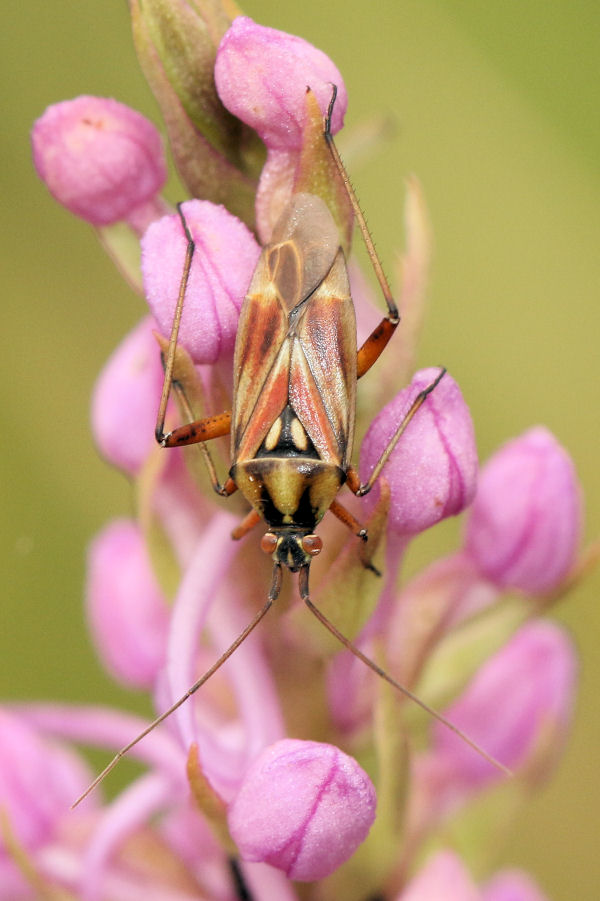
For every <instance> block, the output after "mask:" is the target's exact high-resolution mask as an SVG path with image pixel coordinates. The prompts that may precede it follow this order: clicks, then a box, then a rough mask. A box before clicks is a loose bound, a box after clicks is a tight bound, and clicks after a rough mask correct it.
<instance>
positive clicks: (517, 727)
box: [434, 620, 577, 792]
mask: <svg viewBox="0 0 600 901" xmlns="http://www.w3.org/2000/svg"><path fill="white" fill-rule="evenodd" d="M576 674H577V662H576V657H575V652H574V650H573V646H572V644H571V641H570V640H569V638H568V637H567V635H566V633H565V632H564V631H563V630H562V629H560V628H559V627H558V626H556V625H554V624H553V623H551V622H547V621H544V620H538V621H536V622H532V623H530V624H529V625H526V626H523V627H522V628H521V629H520V630H519V631H518V632H517V633H516V635H514V636H513V638H512V639H511V640H510V641H509V642H508V644H506V645H505V646H504V647H503V648H502V649H501V650H500V651H498V652H497V653H496V654H495V655H494V656H493V657H491V658H490V659H489V660H488V661H487V662H486V663H485V664H484V665H483V666H482V667H481V669H480V670H479V671H478V673H477V674H476V676H475V677H474V679H473V680H472V681H471V683H470V685H469V686H468V687H467V689H466V690H465V691H464V693H463V694H462V696H461V697H460V698H459V699H458V701H456V702H455V703H454V704H452V706H451V707H450V708H449V709H448V710H446V711H444V714H445V716H446V717H447V718H448V719H449V720H450V722H452V723H454V724H455V725H456V726H458V727H459V728H460V729H462V730H463V731H464V732H465V733H466V734H467V735H468V736H469V737H470V738H472V739H473V740H474V741H476V742H477V743H478V744H479V745H480V747H482V748H483V749H484V750H485V751H486V752H487V753H488V754H491V755H492V756H493V757H495V758H496V759H497V760H499V761H500V762H501V763H503V764H504V765H505V766H508V767H509V768H510V769H511V770H519V769H520V768H523V767H524V766H526V765H527V763H529V762H530V761H531V759H533V760H534V761H535V764H536V766H537V767H538V769H540V772H541V771H542V769H543V770H544V771H545V770H546V769H547V766H548V764H549V763H552V762H554V760H555V758H556V755H557V753H558V752H559V751H560V749H561V747H562V744H563V742H564V740H565V738H566V732H567V727H568V724H569V721H570V718H571V712H572V708H573V699H574V693H575V687H576V678H577V676H576ZM434 753H435V754H436V756H438V759H440V760H443V761H444V763H445V765H446V767H447V773H448V782H449V783H452V785H453V786H454V789H453V790H454V791H455V792H456V791H457V790H458V792H460V791H463V790H464V789H469V788H470V789H476V788H479V787H480V786H482V785H486V784H488V783H489V782H491V781H494V780H497V779H498V778H501V774H500V773H498V771H497V770H495V769H494V768H493V767H492V765H491V764H489V763H487V761H486V760H484V759H483V758H482V757H480V756H479V755H478V754H476V753H474V752H473V750H472V749H471V748H470V747H469V746H468V745H466V744H465V743H464V742H463V741H462V740H461V739H460V738H459V737H458V736H457V735H455V734H454V733H452V732H450V731H449V730H448V729H446V728H444V727H443V726H441V725H440V724H437V723H436V724H435V726H434Z"/></svg>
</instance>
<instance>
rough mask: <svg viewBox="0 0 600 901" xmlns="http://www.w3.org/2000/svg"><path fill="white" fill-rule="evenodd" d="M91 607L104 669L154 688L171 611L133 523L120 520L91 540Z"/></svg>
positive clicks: (143, 685) (117, 676) (93, 633)
mask: <svg viewBox="0 0 600 901" xmlns="http://www.w3.org/2000/svg"><path fill="white" fill-rule="evenodd" d="M87 608H88V617H89V621H90V626H91V632H92V637H93V639H94V643H95V645H96V648H97V650H98V653H99V655H100V657H101V658H102V661H103V663H104V665H105V666H106V668H107V669H108V670H110V671H111V672H112V673H113V674H114V675H115V677H116V678H117V679H119V680H120V681H121V682H124V683H125V684H127V685H134V686H136V687H139V688H149V687H151V686H152V685H153V683H154V680H155V678H156V675H157V673H158V670H159V669H160V667H161V666H162V665H163V663H164V657H165V643H166V638H167V631H168V623H169V615H168V609H167V606H166V604H165V601H164V598H163V596H162V594H161V592H160V589H159V587H158V585H157V583H156V579H155V577H154V574H153V572H152V570H151V567H150V561H149V559H148V554H147V552H146V548H145V545H144V541H143V538H142V535H141V533H140V531H139V529H138V527H137V526H136V525H135V524H134V523H133V522H129V521H128V520H117V521H116V522H113V523H111V524H110V525H109V526H107V527H106V528H105V529H104V531H103V532H101V533H100V534H99V535H98V536H97V537H96V538H95V540H94V541H93V543H92V545H91V547H90V551H89V559H88V576H87Z"/></svg>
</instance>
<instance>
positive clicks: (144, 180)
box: [31, 96, 167, 225]
mask: <svg viewBox="0 0 600 901" xmlns="http://www.w3.org/2000/svg"><path fill="white" fill-rule="evenodd" d="M31 140H32V144H33V160H34V164H35V168H36V169H37V172H38V175H39V176H40V178H41V179H42V180H43V181H44V182H45V183H46V185H47V187H48V189H49V191H50V193H51V194H52V196H53V197H55V198H56V200H58V202H59V203H62V205H63V206H65V207H67V209H68V210H70V211H71V212H72V213H74V214H75V215H76V216H80V217H81V218H82V219H86V220H87V221H88V222H91V223H92V225H109V224H110V223H112V222H118V221H119V220H121V219H127V218H128V217H129V216H130V215H131V214H132V213H134V212H135V210H136V209H137V208H138V207H140V206H142V205H143V204H145V203H148V202H149V201H151V200H152V199H153V198H154V197H155V196H156V195H157V194H158V192H159V191H160V190H161V188H162V186H163V185H164V183H165V181H166V178H167V170H166V164H165V158H164V152H163V147H162V141H161V138H160V135H159V133H158V131H157V130H156V128H155V127H154V125H152V123H151V122H149V121H148V119H146V118H145V117H144V116H142V115H141V114H140V113H138V112H136V111H135V110H132V109H130V108H129V107H128V106H125V105H124V104H122V103H118V102H117V101H116V100H110V99H105V98H103V97H88V96H83V97H76V98H75V99H74V100H64V101H63V102H62V103H55V104H53V105H52V106H49V107H48V109H47V110H46V112H45V113H44V114H43V116H41V118H39V119H38V120H37V122H36V123H35V125H34V126H33V130H32V134H31Z"/></svg>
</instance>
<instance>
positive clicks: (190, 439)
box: [154, 204, 236, 497]
mask: <svg viewBox="0 0 600 901" xmlns="http://www.w3.org/2000/svg"><path fill="white" fill-rule="evenodd" d="M177 212H178V213H179V218H180V219H181V224H182V226H183V230H184V233H185V237H186V239H187V248H186V251H185V261H184V264H183V272H182V274H181V282H180V284H179V294H178V297H177V305H176V307H175V315H174V316H173V325H172V326H171V335H170V337H169V346H168V349H167V353H166V355H165V357H164V368H165V377H164V381H163V388H162V394H161V398H160V404H159V407H158V414H157V417H156V427H155V430H154V435H155V437H156V440H157V441H158V443H159V444H160V445H161V447H182V446H184V445H187V444H199V445H200V451H201V453H202V456H203V458H204V462H205V464H206V468H207V470H208V474H209V476H210V480H211V482H212V486H213V488H214V490H215V491H216V492H217V494H220V495H222V496H225V497H227V496H229V495H230V494H233V492H234V491H235V490H236V486H235V484H234V482H233V481H232V480H231V479H227V481H226V482H225V483H224V484H221V482H220V481H219V479H218V477H217V471H216V468H215V464H214V462H213V459H212V457H211V455H210V451H209V450H208V448H207V446H206V444H205V443H204V442H205V441H208V440H210V439H211V438H219V437H221V436H222V435H228V434H229V431H230V429H231V412H226V413H221V414H219V415H218V416H209V417H207V418H206V419H194V415H193V413H192V409H191V407H190V404H189V402H188V400H187V397H186V394H185V391H184V389H183V386H182V385H181V384H179V382H178V381H177V380H176V379H175V378H174V370H175V360H176V356H177V338H178V336H179V326H180V325H181V316H182V313H183V303H184V300H185V292H186V289H187V284H188V281H189V277H190V269H191V266H192V259H193V256H194V251H195V249H196V245H195V243H194V239H193V238H192V234H191V232H190V230H189V227H188V224H187V222H186V221H185V216H184V214H183V210H182V209H181V204H177ZM171 390H173V391H175V393H176V394H177V397H178V399H179V402H180V404H181V406H182V407H183V410H184V411H185V414H186V416H187V417H188V419H189V420H190V421H189V422H188V423H186V424H185V425H182V426H179V428H177V429H174V430H173V431H172V432H165V430H164V427H165V416H166V411H167V403H168V401H169V397H170V394H171Z"/></svg>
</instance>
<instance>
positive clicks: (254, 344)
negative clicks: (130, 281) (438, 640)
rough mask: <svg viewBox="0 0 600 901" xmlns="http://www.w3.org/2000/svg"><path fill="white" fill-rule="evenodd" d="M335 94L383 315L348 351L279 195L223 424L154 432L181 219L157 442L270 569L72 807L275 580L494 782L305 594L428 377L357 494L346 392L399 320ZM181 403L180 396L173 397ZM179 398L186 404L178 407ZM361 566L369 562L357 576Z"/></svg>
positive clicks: (313, 255) (333, 293)
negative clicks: (225, 448) (189, 461)
mask: <svg viewBox="0 0 600 901" xmlns="http://www.w3.org/2000/svg"><path fill="white" fill-rule="evenodd" d="M335 97H336V89H335V87H334V88H333V92H332V97H331V101H330V104H329V108H328V112H327V116H326V118H325V123H324V139H325V141H326V142H327V146H328V148H329V151H330V153H331V157H332V159H333V162H334V164H335V168H336V169H337V172H338V173H339V176H340V178H341V180H342V182H343V185H344V187H345V191H346V192H347V195H348V198H349V201H350V203H351V205H352V207H353V209H354V213H355V215H356V219H357V221H358V225H359V228H360V231H361V233H362V236H363V239H364V241H365V244H366V247H367V251H368V253H369V257H370V259H371V262H372V264H373V268H374V270H375V274H376V276H377V279H378V282H379V284H380V286H381V290H382V293H383V296H384V300H385V303H386V306H387V313H386V315H385V316H384V317H383V318H382V320H381V322H380V323H379V325H378V326H377V327H376V328H375V329H374V330H373V332H372V333H371V334H370V335H369V337H368V338H367V339H366V341H365V342H364V343H363V344H362V346H361V347H359V348H357V341H356V323H355V315H354V306H353V304H352V298H351V295H350V286H349V281H348V273H347V269H346V262H345V258H344V253H343V251H342V249H341V247H340V241H339V232H338V228H337V225H336V224H335V222H334V219H333V216H332V214H331V213H330V211H329V209H328V207H327V205H326V204H325V203H324V201H323V200H321V199H320V198H319V197H317V196H315V195H313V194H306V193H299V194H296V195H294V196H293V197H292V199H291V201H290V202H289V204H288V206H287V207H286V209H285V210H284V212H283V214H282V215H281V217H280V219H279V221H278V223H277V224H276V226H275V228H274V230H273V234H272V236H271V240H270V242H269V243H268V244H267V245H266V246H265V247H264V248H263V250H262V254H261V256H260V259H259V262H258V265H257V267H256V270H255V272H254V276H253V278H252V282H251V284H250V287H249V289H248V293H247V295H246V298H245V300H244V303H243V305H242V308H241V312H240V320H239V326H238V333H237V338H236V345H235V355H234V402H233V409H232V411H231V412H226V413H222V414H220V415H217V416H212V417H209V418H206V419H200V420H195V421H192V422H188V423H187V424H185V425H182V426H180V427H178V428H176V429H174V430H173V431H171V432H167V433H165V431H164V422H165V415H166V407H167V402H168V399H169V396H170V394H171V390H172V388H173V385H174V368H175V354H176V350H177V338H178V331H179V324H180V321H181V315H182V311H183V304H184V298H185V291H186V286H187V281H188V277H189V272H190V267H191V263H192V258H193V254H194V242H193V239H192V236H191V233H190V231H189V229H188V226H187V223H186V221H185V217H184V215H183V212H182V211H181V208H179V215H180V218H181V222H182V226H183V229H184V231H185V234H186V237H187V240H188V246H187V253H186V259H185V264H184V270H183V274H182V279H181V285H180V290H179V297H178V302H177V307H176V311H175V316H174V321H173V327H172V331H171V337H170V340H169V347H168V351H167V354H166V358H165V378H164V385H163V392H162V397H161V401H160V406H159V411H158V417H157V424H156V439H157V441H158V442H159V444H160V445H161V446H162V447H181V446H183V445H189V444H200V445H201V447H202V449H203V451H204V456H205V460H206V463H207V466H208V470H209V474H210V477H211V481H212V484H213V487H214V489H215V491H216V492H217V493H218V494H220V495H222V496H225V497H227V496H230V495H231V494H233V493H234V492H235V491H236V490H239V491H240V492H241V493H242V494H243V495H244V497H245V498H246V500H247V501H248V503H249V504H250V506H251V510H250V512H249V513H248V515H247V516H246V517H245V518H244V520H243V521H242V522H241V523H240V525H239V526H238V527H237V528H236V529H235V531H234V533H233V537H234V538H236V539H239V538H242V537H243V536H245V535H246V534H247V533H248V532H249V531H250V530H251V529H252V528H253V527H254V526H256V525H257V524H258V522H259V521H260V520H261V519H263V520H264V521H265V523H266V524H267V527H268V528H267V532H266V533H265V534H264V535H263V537H262V539H261V548H262V550H263V551H264V552H265V553H267V554H269V555H270V556H271V557H272V559H273V575H272V580H271V587H270V590H269V593H268V597H267V600H266V602H265V604H264V606H263V607H262V608H261V609H260V610H259V612H258V613H257V614H256V615H255V617H254V618H253V619H252V621H251V622H250V623H249V624H248V625H247V626H246V628H245V629H244V630H243V632H241V634H240V635H239V636H238V637H237V638H236V640H235V641H234V642H233V644H232V645H231V646H230V647H229V648H228V649H227V650H226V651H225V652H224V653H223V654H222V656H221V657H220V658H219V659H218V660H217V661H216V662H215V663H214V664H213V666H212V667H211V668H210V669H209V670H208V671H207V672H206V673H204V675H203V676H202V677H201V678H200V679H199V680H198V681H197V682H195V683H194V685H192V686H191V688H189V689H188V691H187V692H186V693H185V695H184V696H183V697H181V698H179V700H177V701H176V702H175V703H174V704H173V705H172V706H171V707H170V708H169V709H168V710H166V711H165V712H164V713H163V714H161V715H160V716H159V717H157V719H156V720H154V722H152V723H151V724H150V725H149V726H148V728H147V729H145V730H144V731H143V732H142V733H141V734H139V735H138V736H137V737H136V738H135V739H134V740H133V741H131V742H130V743H129V744H128V745H127V746H126V747H124V748H122V749H121V750H120V751H119V752H118V753H117V754H116V755H115V757H114V758H113V760H112V761H111V762H110V763H109V764H108V766H107V767H106V768H105V769H104V770H103V772H102V773H100V775H99V776H98V777H97V778H96V780H95V781H94V782H93V783H92V785H90V787H89V788H88V789H87V790H86V792H85V793H84V794H83V795H82V796H81V798H79V799H78V801H76V802H75V803H76V804H78V803H79V801H81V800H82V799H83V798H84V797H85V796H86V795H87V794H88V793H89V792H90V791H91V790H92V789H93V788H94V787H95V786H96V785H97V784H98V783H99V782H100V781H101V780H102V779H103V778H104V777H105V776H106V775H107V774H108V773H109V772H110V771H111V770H112V769H113V767H114V766H115V765H116V764H117V763H118V761H119V760H120V759H121V757H123V756H124V755H125V754H126V753H127V752H128V751H129V750H130V749H131V748H132V747H133V746H134V745H136V744H137V743H138V742H139V741H140V740H141V739H142V738H143V737H144V736H145V735H147V734H148V733H149V732H150V731H151V730H152V729H154V728H155V726H157V725H158V724H159V723H161V722H162V721H163V720H164V719H166V718H167V717H168V716H169V715H170V714H171V713H173V712H174V711H175V710H176V709H177V708H178V707H180V706H181V704H183V703H184V702H185V701H186V700H187V698H189V697H190V696H191V695H192V694H194V693H195V692H196V691H197V690H198V689H199V688H200V687H201V686H202V685H204V683H205V682H206V681H207V680H208V679H209V678H210V677H211V676H212V675H213V674H214V673H215V672H216V670H217V669H219V668H220V667H221V666H222V665H223V663H225V661H226V660H227V659H228V658H229V657H230V656H231V655H232V654H233V653H234V651H235V650H236V649H237V648H238V647H239V646H240V644H242V642H243V641H244V640H245V639H246V637H247V636H248V635H249V634H250V632H252V631H253V629H254V628H255V627H256V626H257V625H258V623H259V622H260V621H261V620H262V619H263V617H264V616H265V615H266V614H267V612H268V611H269V609H270V607H271V606H272V605H273V603H274V601H275V600H276V599H277V597H278V596H279V593H280V589H281V584H282V577H283V569H284V567H285V568H287V569H289V570H290V571H291V572H292V573H298V584H299V590H300V596H301V598H302V600H303V601H304V603H305V604H306V606H307V607H308V608H309V610H310V611H311V613H312V614H313V615H314V616H315V617H316V618H317V619H318V620H319V621H320V622H321V623H322V624H323V625H324V626H325V628H327V629H328V630H329V632H331V633H332V635H334V636H335V638H336V639H337V640H338V641H339V642H340V643H341V644H342V645H343V646H344V647H346V648H347V649H348V650H350V651H351V652H352V653H353V654H354V655H355V656H356V657H358V658H359V659H360V660H362V662H363V663H364V664H365V665H366V666H368V667H369V668H370V669H371V670H373V671H374V672H376V673H377V675H379V676H380V677H382V678H383V679H385V680H386V681H387V682H389V683H390V684H391V685H392V686H393V687H394V688H396V689H397V690H398V691H400V692H402V693H403V694H405V695H408V696H409V697H410V698H411V699H412V700H413V701H415V703H417V704H418V705H419V706H421V707H422V708H423V709H425V710H426V711H427V712H428V713H429V714H430V715H432V716H433V717H435V718H436V719H438V720H440V721H441V722H443V723H444V724H445V725H446V726H447V727H448V728H450V729H451V730H452V731H454V732H455V733H457V734H458V735H460V736H461V738H463V739H464V740H465V741H466V742H467V743H468V744H469V745H471V747H473V748H474V749H475V750H477V751H478V752H479V753H481V754H482V755H483V756H484V757H485V758H486V759H487V760H488V761H490V762H491V763H493V764H494V765H495V766H497V767H499V768H500V769H502V770H503V771H505V772H507V771H506V768H505V767H503V766H502V764H499V763H497V762H496V761H495V760H494V759H493V758H490V756H489V755H487V754H486V753H485V751H483V750H482V749H481V748H479V746H477V745H476V744H475V743H474V742H473V741H471V739H469V738H468V737H467V736H466V735H464V733H462V732H461V731H460V730H459V729H458V728H457V727H456V726H454V725H453V724H452V723H450V722H449V721H448V720H446V719H445V718H444V717H443V716H442V715H441V714H439V713H438V712H436V711H435V710H433V709H432V708H430V707H429V706H428V705H427V704H425V703H424V702H423V701H422V700H421V699H420V698H418V697H417V696H416V695H414V694H413V693H412V692H411V691H410V690H409V689H407V688H406V687H405V686H402V685H401V684H399V683H398V682H396V681H395V680H394V679H393V678H392V677H391V676H390V675H388V673H386V672H385V671H384V670H383V669H381V668H380V667H379V666H378V665H377V664H376V663H375V662H374V661H373V660H371V659H370V658H369V657H367V656H366V655H365V654H364V653H363V652H362V651H361V650H360V649H359V648H358V647H356V646H355V645H354V644H353V643H352V642H351V641H350V640H349V639H348V638H347V637H346V636H344V635H343V634H342V633H341V632H340V631H339V630H338V629H337V628H336V626H335V625H334V624H333V623H332V622H331V621H330V620H329V619H328V618H327V617H326V616H325V614H324V613H323V612H322V611H321V610H319V609H318V607H316V606H315V605H314V604H313V602H312V600H311V598H310V593H309V572H310V565H311V561H312V559H313V558H314V557H315V556H317V555H318V554H319V552H320V551H321V549H322V540H321V538H320V537H319V536H318V535H316V534H315V529H316V527H317V525H318V523H319V522H320V521H321V519H322V518H323V516H324V515H325V514H326V513H327V512H328V511H329V512H331V513H333V515H334V516H336V517H337V518H338V519H339V520H340V521H341V522H342V523H344V524H345V525H346V526H347V527H349V528H350V529H351V530H352V531H353V532H354V533H355V534H356V536H357V537H358V538H359V539H360V540H361V541H366V540H367V537H368V536H367V532H366V530H365V529H364V528H363V527H362V525H361V524H360V522H358V520H357V519H356V518H355V517H354V516H353V515H352V514H351V513H350V511H348V510H347V509H346V508H345V507H344V506H343V505H342V504H341V503H340V502H339V501H338V500H337V495H338V493H339V491H340V489H341V487H342V486H343V485H344V484H346V485H348V487H349V488H350V490H351V491H352V492H353V493H354V494H355V495H357V496H359V497H360V496H363V495H365V494H367V493H368V492H369V491H370V490H371V488H372V487H373V485H374V483H375V481H376V480H377V478H378V477H379V474H380V473H381V470H382V469H383V467H384V466H385V464H386V462H387V460H388V459H389V457H390V454H391V453H392V451H393V450H394V448H395V446H396V444H397V442H398V440H399V438H400V436H401V435H402V433H403V432H404V431H405V429H406V427H407V426H408V424H409V422H410V421H411V419H412V418H413V417H414V416H415V414H416V413H417V411H418V409H419V408H420V407H421V405H422V404H423V403H424V402H425V401H426V399H427V397H428V395H429V394H430V393H431V392H432V391H433V390H434V389H435V387H436V385H437V384H438V383H439V381H440V380H441V379H442V378H443V376H444V373H445V370H444V369H441V370H440V373H439V375H438V376H437V378H436V379H435V380H434V381H433V382H432V383H431V384H430V385H429V386H428V387H426V388H425V389H424V390H423V391H421V392H420V394H418V395H417V397H416V398H415V400H414V401H413V403H412V405H411V407H410V408H409V410H408V412H407V413H406V415H405V416H404V418H403V419H402V421H401V422H400V423H399V424H398V426H397V428H396V431H395V433H394V435H393V436H392V438H391V439H390V441H389V443H388V445H387V447H386V448H385V450H384V451H383V453H382V455H381V457H380V459H379V461H378V462H377V464H376V466H375V468H374V470H373V472H372V473H371V475H370V477H369V479H368V480H367V481H366V482H361V480H360V477H359V475H358V472H357V470H356V469H355V468H354V467H353V465H352V463H351V454H352V443H353V437H354V420H355V398H356V383H357V380H358V379H360V378H361V377H362V376H363V375H364V374H365V373H366V372H368V370H369V369H370V368H371V366H372V365H373V364H374V363H375V362H376V360H377V359H378V358H379V356H380V355H381V353H382V352H383V350H384V349H385V347H386V345H387V344H388V342H389V340H390V338H391V337H392V335H393V334H394V331H395V329H396V327H397V325H398V323H399V321H400V317H399V314H398V310H397V307H396V304H395V302H394V300H393V297H392V293H391V290H390V288H389V285H388V282H387V280H386V277H385V275H384V273H383V269H382V266H381V263H380V261H379V258H378V256H377V254H376V251H375V248H374V245H373V242H372V239H371V236H370V234H369V231H368V228H367V225H366V222H365V220H364V217H363V214H362V212H361V210H360V206H359V204H358V200H357V198H356V196H355V194H354V190H353V188H352V186H351V184H350V181H349V178H348V175H347V173H346V170H345V168H344V165H343V163H342V161H341V159H340V157H339V154H338V151H337V148H336V146H335V144H334V142H333V138H332V135H331V130H330V123H331V115H332V111H333V106H334V103H335ZM177 390H178V391H179V392H181V388H177ZM184 400H185V398H184ZM227 434H230V435H231V468H230V470H229V476H228V478H227V479H226V481H225V482H224V483H223V484H221V483H220V482H219V480H218V478H217V474H216V470H215V467H214V464H213V462H212V459H211V457H210V453H209V452H208V449H207V448H206V446H205V444H204V442H206V441H209V440H211V439H214V438H218V437H222V436H224V435H227ZM366 565H368V564H366Z"/></svg>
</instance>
